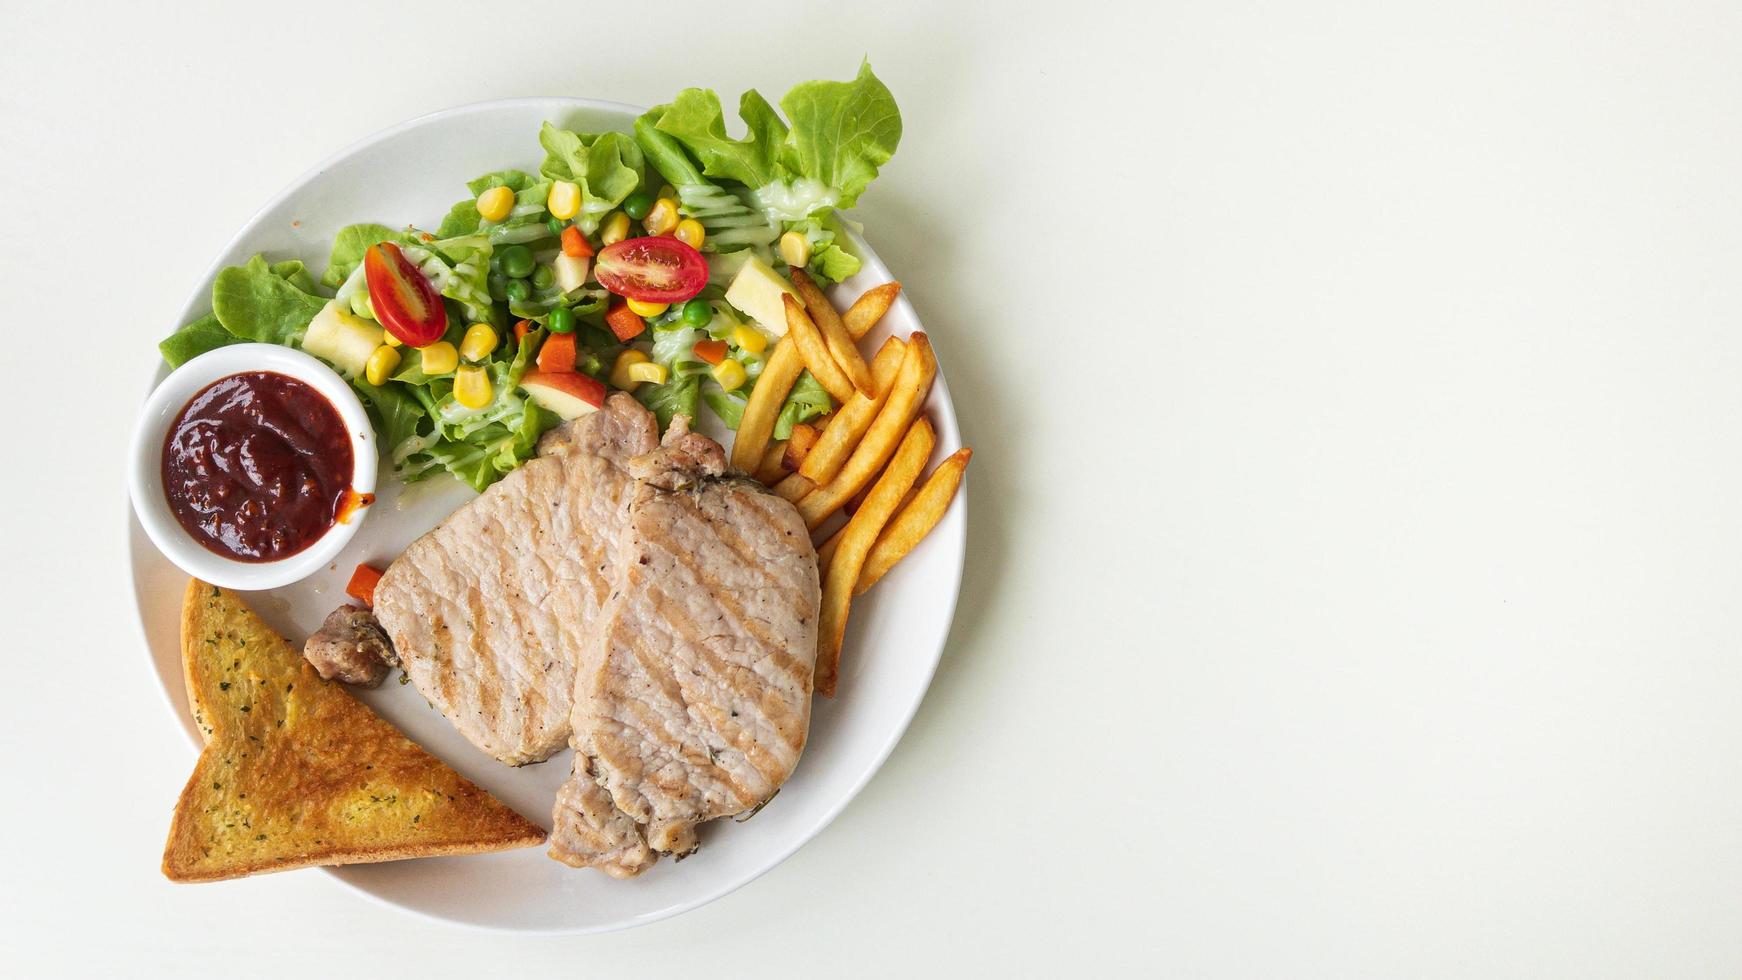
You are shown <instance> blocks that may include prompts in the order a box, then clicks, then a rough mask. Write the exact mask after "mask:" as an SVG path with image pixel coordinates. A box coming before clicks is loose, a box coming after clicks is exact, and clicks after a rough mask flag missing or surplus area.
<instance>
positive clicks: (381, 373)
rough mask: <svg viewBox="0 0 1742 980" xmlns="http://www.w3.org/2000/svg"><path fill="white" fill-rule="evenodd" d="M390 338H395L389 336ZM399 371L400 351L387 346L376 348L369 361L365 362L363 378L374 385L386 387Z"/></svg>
mask: <svg viewBox="0 0 1742 980" xmlns="http://www.w3.org/2000/svg"><path fill="white" fill-rule="evenodd" d="M388 336H389V337H391V336H393V335H392V334H388ZM397 370H399V351H397V350H394V349H393V348H392V347H389V346H388V345H386V344H382V345H381V346H380V347H377V348H375V353H373V354H370V355H369V360H367V361H365V362H363V378H364V380H366V381H368V382H369V383H370V384H372V385H384V384H386V383H387V382H388V380H390V379H391V378H392V377H393V372H395V371H397Z"/></svg>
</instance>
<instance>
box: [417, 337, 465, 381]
mask: <svg viewBox="0 0 1742 980" xmlns="http://www.w3.org/2000/svg"><path fill="white" fill-rule="evenodd" d="M417 352H418V354H419V356H420V357H421V358H422V360H421V361H419V363H420V364H422V365H423V373H424V374H429V375H436V374H449V373H452V372H453V370H454V368H456V367H459V366H460V352H459V351H457V350H454V345H453V344H450V343H448V342H447V341H445V340H438V341H436V342H435V343H433V344H431V345H429V346H428V347H419V348H418V349H417Z"/></svg>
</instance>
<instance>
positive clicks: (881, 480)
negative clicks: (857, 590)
mask: <svg viewBox="0 0 1742 980" xmlns="http://www.w3.org/2000/svg"><path fill="white" fill-rule="evenodd" d="M935 441H936V437H935V436H934V435H933V433H932V428H931V423H930V422H929V421H927V420H926V419H924V418H921V419H919V420H918V421H916V422H914V423H913V425H912V426H911V427H910V428H908V430H907V432H906V434H905V435H903V436H902V439H901V445H900V446H899V447H898V448H897V449H896V451H895V455H894V457H893V458H892V459H891V460H890V461H889V468H888V469H886V470H884V471H883V475H882V476H880V477H878V478H877V483H876V485H875V486H873V487H872V488H871V495H870V496H869V497H867V498H865V506H863V507H861V508H859V512H858V513H857V514H854V515H853V519H852V520H850V521H848V522H847V526H846V527H844V528H842V529H841V533H840V543H839V544H837V545H836V546H835V549H834V553H833V554H831V555H830V556H829V568H828V571H827V573H826V574H825V575H824V576H823V608H822V613H821V614H820V615H819V616H818V618H817V668H816V689H817V693H819V694H821V695H823V696H824V697H830V698H832V697H834V696H835V683H836V681H837V679H838V678H839V677H840V672H841V642H842V641H843V640H844V639H845V638H846V635H847V612H848V607H849V606H850V605H851V604H852V601H853V595H852V593H853V586H854V585H856V584H858V581H859V573H860V572H861V571H862V570H863V569H864V567H865V557H866V555H868V554H869V553H870V551H871V548H872V546H873V545H874V544H875V543H876V541H877V536H878V535H879V534H881V533H882V531H883V526H884V525H885V524H887V523H888V522H889V518H890V517H891V516H892V515H893V514H894V513H895V508H896V507H898V506H900V504H901V498H902V497H903V496H906V494H907V489H908V488H909V487H911V486H913V484H914V481H916V480H918V479H919V475H920V473H921V472H923V471H924V470H925V463H926V460H928V459H930V458H931V450H932V444H933V443H934V442H935Z"/></svg>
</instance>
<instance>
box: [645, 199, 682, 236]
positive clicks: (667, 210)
mask: <svg viewBox="0 0 1742 980" xmlns="http://www.w3.org/2000/svg"><path fill="white" fill-rule="evenodd" d="M677 223H678V213H677V202H676V201H674V200H672V199H671V198H669V197H662V198H660V199H659V200H657V201H654V202H653V209H652V210H650V211H648V212H647V218H646V219H645V220H643V221H642V222H641V226H642V227H643V228H646V229H647V233H648V234H649V235H669V234H671V233H672V231H673V230H674V229H676V228H677Z"/></svg>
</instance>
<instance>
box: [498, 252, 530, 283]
mask: <svg viewBox="0 0 1742 980" xmlns="http://www.w3.org/2000/svg"><path fill="white" fill-rule="evenodd" d="M535 264H536V263H534V262H533V261H532V249H530V248H527V247H526V246H525V245H510V246H508V247H507V248H505V249H503V250H502V272H503V274H504V275H507V276H508V277H509V278H511V279H519V278H522V277H524V276H527V275H530V274H531V273H532V267H533V265H535Z"/></svg>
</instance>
